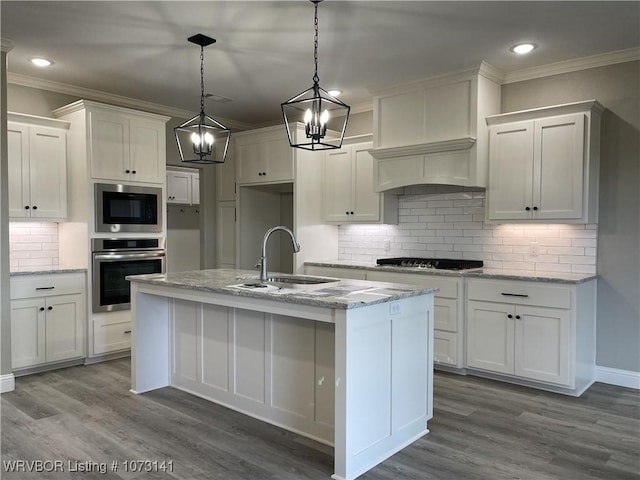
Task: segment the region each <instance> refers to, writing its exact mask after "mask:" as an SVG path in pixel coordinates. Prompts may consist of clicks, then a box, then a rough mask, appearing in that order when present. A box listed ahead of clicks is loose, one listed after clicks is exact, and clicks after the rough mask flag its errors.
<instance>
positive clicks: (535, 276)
mask: <svg viewBox="0 0 640 480" xmlns="http://www.w3.org/2000/svg"><path fill="white" fill-rule="evenodd" d="M343 262H345V263H343ZM307 265H308V266H313V267H328V268H345V269H353V270H368V271H374V272H393V273H408V274H412V275H439V276H445V277H459V278H495V279H502V280H521V281H532V282H548V283H566V284H580V283H585V282H588V281H591V280H595V279H597V278H598V277H599V275H598V274H591V273H584V274H582V273H563V272H548V271H544V272H543V271H535V270H532V271H526V270H508V269H504V270H500V269H494V268H480V269H475V268H474V269H470V270H436V269H426V268H423V269H420V268H412V267H396V266H388V265H385V266H379V265H372V264H366V263H359V262H353V263H348V261H347V260H339V261H320V262H305V266H307Z"/></svg>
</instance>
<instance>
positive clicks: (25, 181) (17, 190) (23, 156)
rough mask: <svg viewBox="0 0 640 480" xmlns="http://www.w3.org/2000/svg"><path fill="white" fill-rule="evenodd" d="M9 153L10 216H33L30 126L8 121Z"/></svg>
mask: <svg viewBox="0 0 640 480" xmlns="http://www.w3.org/2000/svg"><path fill="white" fill-rule="evenodd" d="M7 154H8V159H9V161H8V163H9V172H8V182H7V184H8V185H9V216H10V217H12V218H30V217H31V199H30V188H29V127H28V126H27V125H25V124H21V123H12V122H8V123H7Z"/></svg>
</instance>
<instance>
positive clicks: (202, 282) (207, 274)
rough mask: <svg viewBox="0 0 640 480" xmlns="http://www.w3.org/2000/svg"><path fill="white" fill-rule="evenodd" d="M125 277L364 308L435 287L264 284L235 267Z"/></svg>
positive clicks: (140, 281) (350, 282) (344, 282)
mask: <svg viewBox="0 0 640 480" xmlns="http://www.w3.org/2000/svg"><path fill="white" fill-rule="evenodd" d="M275 275H283V276H295V277H308V278H318V277H313V276H308V275H290V274H280V273H275V272H270V273H269V276H275ZM126 278H127V280H129V281H131V282H135V283H138V284H143V285H144V284H146V285H157V286H162V287H172V288H180V289H187V290H193V291H198V292H212V293H221V294H227V295H234V296H239V297H251V298H259V299H266V300H275V301H280V302H286V303H295V304H299V305H312V306H316V307H325V308H339V309H350V308H357V307H363V306H366V305H373V304H376V303H384V302H390V301H395V300H400V299H403V298H409V297H414V296H417V295H423V294H428V293H435V292H436V291H437V288H425V287H420V286H416V285H404V284H397V283H387V282H372V281H367V280H348V279H337V278H336V279H334V280H335V281H331V282H327V283H318V284H284V283H269V282H265V283H263V282H260V281H259V280H258V275H257V273H256V272H255V271H254V270H235V269H211V270H193V271H188V272H177V273H164V274H160V273H156V274H148V275H130V276H128V277H126ZM326 278H328V277H326ZM256 285H260V286H256Z"/></svg>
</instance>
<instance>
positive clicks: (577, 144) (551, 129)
mask: <svg viewBox="0 0 640 480" xmlns="http://www.w3.org/2000/svg"><path fill="white" fill-rule="evenodd" d="M534 158H535V159H536V163H535V167H534V168H535V170H534V175H533V205H532V208H533V210H534V217H535V218H537V219H549V220H554V219H573V218H581V217H582V214H583V212H582V207H583V206H582V203H583V202H582V198H583V185H584V180H583V175H584V171H585V169H584V115H583V114H575V115H564V116H560V117H553V118H548V119H543V120H538V121H536V128H535V139H534Z"/></svg>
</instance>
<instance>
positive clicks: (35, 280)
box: [10, 273, 85, 300]
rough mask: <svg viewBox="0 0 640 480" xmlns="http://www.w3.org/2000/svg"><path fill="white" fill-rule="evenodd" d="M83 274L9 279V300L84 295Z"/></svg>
mask: <svg viewBox="0 0 640 480" xmlns="http://www.w3.org/2000/svg"><path fill="white" fill-rule="evenodd" d="M84 290H85V288H84V274H82V273H59V274H51V275H49V274H46V275H20V276H18V277H11V294H10V296H11V299H12V300H13V299H17V298H33V297H47V296H51V295H67V294H72V293H84Z"/></svg>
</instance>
